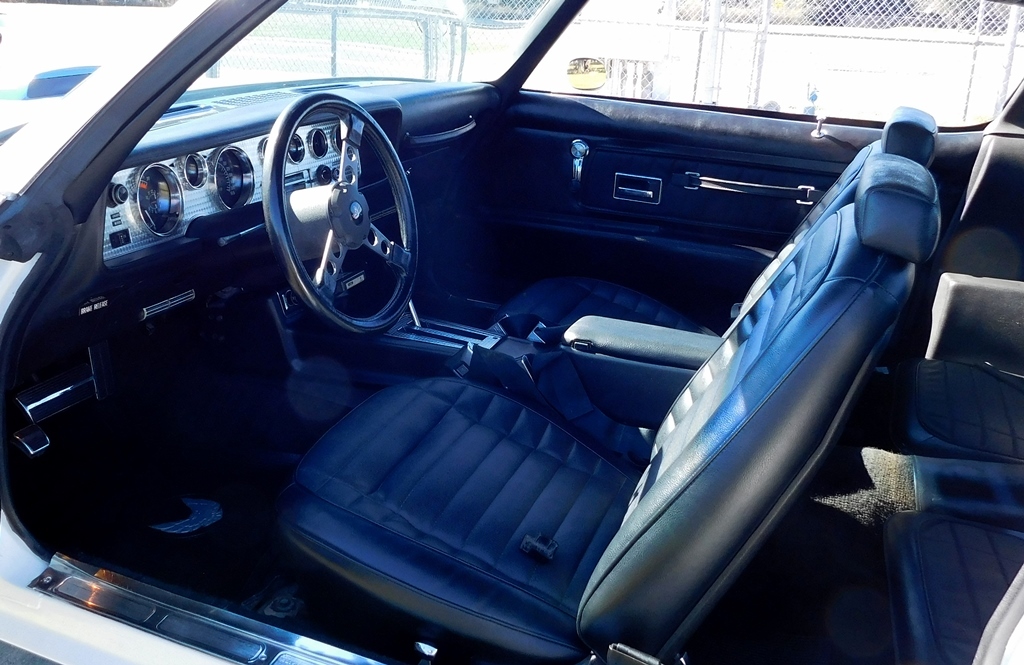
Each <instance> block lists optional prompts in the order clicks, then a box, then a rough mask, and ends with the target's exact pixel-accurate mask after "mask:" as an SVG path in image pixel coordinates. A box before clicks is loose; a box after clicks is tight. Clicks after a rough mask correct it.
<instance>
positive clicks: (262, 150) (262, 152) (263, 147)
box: [256, 136, 267, 162]
mask: <svg viewBox="0 0 1024 665" xmlns="http://www.w3.org/2000/svg"><path fill="white" fill-rule="evenodd" d="M266 155H267V137H266V136H264V137H263V138H261V139H260V143H259V145H258V146H256V157H258V158H259V160H260V162H262V161H263V158H264V157H266Z"/></svg>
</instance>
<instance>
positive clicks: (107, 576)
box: [29, 554, 382, 665]
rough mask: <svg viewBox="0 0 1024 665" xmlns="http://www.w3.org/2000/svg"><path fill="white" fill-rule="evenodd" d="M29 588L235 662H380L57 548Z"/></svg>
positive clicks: (369, 664) (248, 664) (333, 664)
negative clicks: (78, 558) (88, 562)
mask: <svg viewBox="0 0 1024 665" xmlns="http://www.w3.org/2000/svg"><path fill="white" fill-rule="evenodd" d="M29 587H30V588H33V589H36V590H38V591H40V592H42V593H44V594H46V595H48V596H53V597H54V598H59V599H61V600H64V601H67V602H69V603H71V604H72V605H75V606H77V607H80V608H82V609H84V610H87V611H90V612H94V613H96V614H102V615H104V616H107V617H110V618H111V619H115V620H117V621H120V622H122V623H125V624H128V625H130V626H134V627H135V628H138V629H139V630H144V631H146V632H148V633H152V634H154V635H158V636H160V637H163V638H165V639H168V640H171V641H172V642H177V643H179V644H183V645H185V646H189V647H192V648H194V649H198V650H199V651H203V652H205V653H208V654H210V655H213V656H217V657H219V658H223V659H225V660H229V661H231V662H235V663H244V664H245V665H252V664H254V663H266V664H267V665H382V663H379V662H378V661H376V660H372V659H370V658H366V657H363V656H360V655H358V654H355V653H352V652H351V651H346V650H344V649H339V648H338V647H334V646H331V645H329V644H325V643H323V642H318V641H316V640H312V639H309V638H307V637H302V636H301V635H296V634H294V633H290V632H288V631H286V630H282V629H280V628H276V627H274V626H269V625H267V624H265V623H262V622H260V621H256V620H255V619H249V618H247V617H244V616H241V615H239V614H234V613H232V612H228V611H226V610H223V609H220V608H216V607H213V606H212V605H207V604H205V603H201V602H198V601H195V600H192V599H190V598H185V597H183V596H179V595H177V594H173V593H171V592H168V591H164V590H163V589H158V588H156V587H153V586H150V585H148V584H143V583H141V582H138V581H135V580H132V579H130V578H128V577H125V576H123V575H120V574H118V573H114V572H112V571H109V570H104V569H100V568H95V567H92V566H88V565H86V564H83V563H79V562H77V561H74V560H73V559H70V558H68V557H65V556H64V555H62V554H55V555H54V556H53V558H52V559H51V560H50V566H49V567H48V568H47V569H46V570H45V571H44V572H43V574H42V575H40V576H39V577H37V578H36V579H35V580H34V581H33V582H32V584H30V585H29Z"/></svg>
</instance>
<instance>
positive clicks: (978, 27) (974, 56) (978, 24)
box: [962, 0, 985, 122]
mask: <svg viewBox="0 0 1024 665" xmlns="http://www.w3.org/2000/svg"><path fill="white" fill-rule="evenodd" d="M984 27H985V0H978V20H977V21H975V23H974V46H973V47H972V48H971V69H970V73H969V74H967V95H966V96H965V97H964V115H963V118H962V119H963V121H964V122H967V110H968V108H969V107H970V106H971V88H973V87H974V70H975V68H976V67H977V66H978V48H979V47H980V46H981V31H982V29H983V28H984Z"/></svg>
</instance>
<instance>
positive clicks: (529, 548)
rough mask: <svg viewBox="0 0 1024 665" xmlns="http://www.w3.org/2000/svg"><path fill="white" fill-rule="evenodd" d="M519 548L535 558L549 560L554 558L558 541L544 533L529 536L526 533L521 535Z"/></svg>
mask: <svg viewBox="0 0 1024 665" xmlns="http://www.w3.org/2000/svg"><path fill="white" fill-rule="evenodd" d="M519 549H521V550H522V551H524V552H526V553H527V554H529V555H530V556H532V557H533V558H535V559H539V560H541V561H551V560H553V559H554V558H555V552H556V551H557V550H558V543H557V542H555V540H554V539H553V538H548V537H547V536H544V535H538V536H531V535H530V534H526V535H525V536H523V542H522V543H521V544H520V545H519Z"/></svg>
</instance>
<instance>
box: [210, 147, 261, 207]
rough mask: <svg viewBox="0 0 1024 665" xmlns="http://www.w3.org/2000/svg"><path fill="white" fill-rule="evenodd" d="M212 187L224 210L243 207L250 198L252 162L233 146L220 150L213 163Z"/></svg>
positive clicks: (251, 190)
mask: <svg viewBox="0 0 1024 665" xmlns="http://www.w3.org/2000/svg"><path fill="white" fill-rule="evenodd" d="M213 185H214V187H215V188H216V190H217V196H219V197H220V201H221V203H223V204H224V207H225V208H228V209H234V208H240V207H242V206H244V205H245V204H246V203H248V202H249V199H250V198H252V192H253V170H252V162H250V161H249V158H248V157H246V156H245V153H244V152H242V151H241V150H239V149H238V148H236V147H234V146H228V147H226V148H222V149H221V150H220V151H219V152H218V153H217V156H216V160H215V161H214V168H213Z"/></svg>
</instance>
